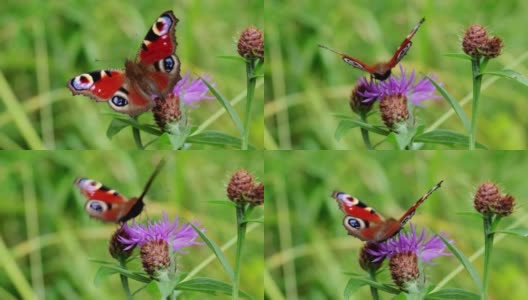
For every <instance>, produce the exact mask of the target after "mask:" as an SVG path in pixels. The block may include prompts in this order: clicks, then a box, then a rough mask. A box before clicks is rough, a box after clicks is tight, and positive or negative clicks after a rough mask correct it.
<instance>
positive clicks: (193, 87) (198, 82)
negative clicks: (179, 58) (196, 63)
mask: <svg viewBox="0 0 528 300" xmlns="http://www.w3.org/2000/svg"><path fill="white" fill-rule="evenodd" d="M202 77H203V78H204V79H205V80H207V82H210V81H211V79H210V78H209V76H207V75H204V76H202ZM190 78H191V76H190V75H189V72H187V73H186V74H185V75H184V76H183V77H182V79H181V80H180V81H178V83H176V85H175V86H174V89H173V90H172V93H173V94H175V95H178V97H179V98H180V100H182V101H183V103H184V104H185V105H189V106H193V104H194V103H196V102H200V101H202V100H212V99H214V97H211V96H207V95H206V94H207V92H209V88H208V87H207V85H205V83H204V82H203V81H202V79H201V78H198V79H195V80H194V81H191V79H190ZM211 85H212V86H215V84H214V83H211Z"/></svg>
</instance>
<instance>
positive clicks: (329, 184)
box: [264, 151, 528, 300]
mask: <svg viewBox="0 0 528 300" xmlns="http://www.w3.org/2000/svg"><path fill="white" fill-rule="evenodd" d="M265 157H266V175H265V179H264V180H265V184H266V186H268V189H267V190H266V208H265V209H266V228H265V230H266V235H265V237H266V240H265V257H266V271H265V285H266V298H267V299H270V300H271V299H273V300H277V299H288V300H296V299H303V300H308V299H342V298H343V291H344V288H345V285H346V283H347V280H348V277H347V275H345V274H344V272H356V273H361V274H364V273H363V271H362V270H361V268H360V267H359V264H358V262H357V259H358V250H359V248H360V247H361V246H362V243H361V241H359V240H358V239H356V238H353V237H351V236H347V233H346V230H345V229H344V228H343V226H342V220H343V216H344V214H343V212H341V211H340V210H339V209H338V207H337V204H336V201H335V200H334V199H332V198H331V197H330V195H331V193H332V191H334V190H341V191H343V192H346V193H349V194H351V195H353V196H356V197H358V198H359V199H361V200H362V201H363V202H365V203H367V204H368V205H370V206H371V207H372V208H374V209H375V210H376V211H377V212H379V213H380V214H382V215H383V216H385V217H395V218H398V217H399V216H401V215H402V214H403V213H404V212H405V211H406V210H407V209H408V208H409V207H411V205H412V204H414V203H415V202H416V201H417V200H418V199H419V198H420V197H421V196H422V195H423V194H425V193H426V192H427V191H428V190H429V189H430V188H431V187H433V186H434V185H435V184H436V183H437V182H438V181H440V180H442V179H443V180H445V181H444V183H443V185H442V187H441V188H440V189H439V190H437V191H436V192H435V193H434V194H433V195H431V197H430V198H429V199H427V201H426V202H425V203H423V204H422V205H421V206H420V207H419V208H418V210H417V212H416V215H415V216H414V217H413V219H412V220H411V222H412V223H413V224H415V225H416V226H418V228H419V229H421V228H422V227H426V228H427V230H428V234H429V235H430V234H431V233H436V232H446V233H448V234H449V237H450V238H451V239H453V240H454V242H455V245H456V246H457V247H458V248H459V249H461V250H462V251H463V252H464V253H465V254H466V255H467V256H470V255H472V254H474V253H475V252H477V251H478V250H481V248H482V247H483V235H482V221H481V220H480V219H478V218H474V217H470V216H464V215H461V214H459V213H461V212H472V211H474V210H473V195H474V193H475V191H476V189H477V187H478V186H479V185H480V184H482V183H484V182H485V181H487V180H491V181H493V182H495V183H497V184H499V185H500V186H501V190H502V192H503V193H509V194H512V195H513V196H514V197H515V198H516V199H517V206H516V210H515V212H514V214H513V215H512V216H511V217H508V218H505V219H503V222H502V223H501V226H500V228H501V229H504V228H507V227H508V226H511V225H516V226H517V227H518V226H522V227H527V225H528V212H527V210H526V198H527V197H528V189H527V188H526V176H525V175H526V170H527V169H528V156H527V155H526V153H523V152H512V151H502V152H501V151H496V152H479V153H468V152H457V151H443V152H442V151H435V152H432V151H424V152H420V153H418V154H407V153H403V152H395V151H391V152H388V151H386V152H382V151H378V152H362V151H360V152H345V151H332V152H329V151H317V152H315V151H302V152H301V151H295V152H292V151H281V152H266V153H265ZM408 227H409V226H408V225H407V226H406V228H408ZM496 239H497V241H496V242H497V243H496V245H495V248H494V251H493V255H492V261H491V273H490V288H489V298H490V299H524V298H525V297H526V295H527V294H528V287H527V286H526V279H527V278H528V271H527V270H528V253H527V252H526V246H527V242H528V241H527V240H526V238H524V239H522V238H519V237H513V236H504V235H500V234H498V235H497V238H496ZM435 262H436V263H437V264H436V265H434V266H428V267H427V279H428V281H429V282H430V283H433V284H438V283H439V282H440V281H441V280H444V279H445V278H446V276H447V275H448V274H450V273H451V272H453V271H454V270H455V269H456V268H457V267H458V266H459V263H458V260H456V258H454V257H441V258H438V259H436V260H435ZM482 262H483V257H482V254H480V255H477V258H476V261H474V264H475V265H476V268H477V270H479V272H480V274H481V275H482ZM380 278H381V279H382V280H383V281H384V282H389V281H390V279H389V274H388V272H387V270H386V271H385V272H384V273H383V276H380ZM446 287H450V288H464V289H468V290H470V291H476V288H475V287H474V285H473V281H472V280H471V279H470V277H469V276H468V274H467V273H466V272H465V271H461V272H460V273H456V275H455V276H454V277H453V278H451V280H450V281H448V282H447V285H446ZM382 294H383V296H382V299H392V297H389V295H387V294H384V293H382ZM355 299H371V297H370V293H369V289H368V287H363V288H361V289H360V291H359V292H358V293H357V294H355Z"/></svg>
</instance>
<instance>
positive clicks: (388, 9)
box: [264, 0, 528, 149]
mask: <svg viewBox="0 0 528 300" xmlns="http://www.w3.org/2000/svg"><path fill="white" fill-rule="evenodd" d="M265 9H266V17H265V18H266V19H265V20H266V32H267V36H268V39H267V41H268V42H267V44H266V46H267V49H266V53H267V55H268V57H269V60H268V61H269V62H271V64H268V65H267V68H268V69H267V76H268V77H267V78H268V80H267V81H266V88H265V95H266V105H265V108H264V115H265V124H266V132H265V134H266V135H265V146H266V149H277V148H280V149H354V148H358V147H359V148H361V149H364V147H365V146H364V145H363V144H362V141H361V134H360V132H359V130H352V131H351V132H350V133H348V134H347V135H346V136H344V137H343V138H342V139H341V141H339V142H337V141H336V140H335V139H334V132H335V129H336V127H337V124H338V121H337V119H336V117H335V116H334V115H333V114H336V113H339V114H350V115H352V111H351V110H350V108H349V106H348V98H349V95H350V93H351V90H352V88H353V86H354V84H355V82H356V81H357V79H358V78H359V77H360V76H362V75H365V74H364V73H363V72H361V71H360V70H357V69H354V68H352V67H351V66H349V65H347V64H345V63H344V62H343V61H342V60H341V59H340V57H339V56H337V55H335V54H333V53H331V52H329V51H326V50H323V49H320V48H319V47H318V46H317V45H318V44H324V45H327V46H329V47H332V48H334V49H337V50H340V51H342V52H344V53H347V54H349V55H351V56H353V57H356V58H358V59H360V60H363V61H364V62H366V63H376V62H381V61H384V60H388V59H389V58H390V57H391V56H392V54H393V53H394V51H395V50H396V49H397V48H398V46H399V45H400V43H401V42H402V41H403V39H404V38H405V36H406V35H407V34H408V33H409V32H410V30H411V28H412V27H413V26H414V25H415V24H416V23H417V22H418V21H419V20H420V18H422V17H425V19H426V21H425V23H424V24H423V25H422V26H421V27H420V30H419V31H418V33H417V34H416V35H415V36H414V38H413V46H412V48H411V50H410V51H409V53H408V54H407V56H406V57H405V58H404V59H403V60H402V64H403V66H404V67H405V68H406V69H412V68H414V69H416V71H417V73H418V74H420V73H422V74H424V73H434V74H436V75H437V76H438V79H439V80H440V81H442V82H444V87H445V88H446V89H447V90H448V91H449V92H450V93H451V94H452V95H453V96H454V97H456V98H457V99H459V100H462V99H463V100H462V102H463V103H465V105H464V106H463V107H464V109H465V111H466V113H468V114H470V112H471V110H470V106H471V104H470V103H469V102H470V101H469V100H470V96H471V93H472V81H471V65H470V63H469V62H467V61H465V60H460V59H454V58H450V57H446V56H444V54H446V53H461V52H462V50H461V37H462V36H463V33H464V31H465V29H466V28H467V27H468V26H469V25H470V24H472V23H481V24H483V25H485V26H487V27H488V29H489V30H490V31H491V34H492V35H498V36H499V37H501V38H502V39H503V40H504V45H505V47H504V49H503V54H502V55H501V56H499V57H498V58H497V59H493V60H492V61H490V63H489V65H488V71H491V70H500V69H503V68H510V69H514V70H516V71H518V72H520V73H523V74H526V73H527V69H528V68H527V67H528V64H527V60H528V51H527V45H528V35H526V34H524V33H523V31H522V30H521V31H520V30H519V29H520V28H526V26H528V21H527V19H526V13H525V12H526V11H528V2H527V1H522V0H507V1H495V0H483V1H456V0H447V1H433V0H429V1H426V0H414V1H405V0H395V1H369V0H358V1H349V0H336V1H317V0H298V1H288V2H286V3H285V2H284V1H279V0H270V1H267V2H266V7H265ZM396 70H397V72H396V73H397V74H399V69H398V68H396ZM527 93H528V88H527V87H526V86H522V85H520V84H517V83H513V82H509V81H507V80H504V79H500V80H497V79H496V77H487V76H485V77H484V80H483V92H482V93H481V101H480V107H479V112H480V113H479V121H478V134H477V141H479V142H481V143H483V144H486V145H488V146H489V148H490V149H526V148H527V145H528V133H527V132H528V131H527V130H526V128H528V119H527V118H526V117H525V112H526V111H528V101H526V94H527ZM424 104H425V106H426V107H425V108H424V109H419V112H418V114H419V119H420V121H422V122H423V123H424V124H426V125H427V128H428V129H433V128H444V129H451V130H455V131H457V132H460V133H464V134H465V132H464V129H463V126H462V124H461V122H460V121H459V119H458V118H457V117H456V116H455V115H453V113H452V111H451V110H450V106H449V105H448V104H447V103H446V102H445V100H443V99H438V100H432V101H427V102H426V103H424ZM379 119H380V118H379V115H375V116H372V117H371V118H370V119H369V121H370V122H371V123H375V124H380V123H381V122H380V121H379ZM379 140H380V138H379V137H378V138H377V139H374V142H377V141H379ZM433 147H434V148H435V149H437V148H440V149H442V148H445V147H444V146H428V148H433ZM382 148H383V147H382Z"/></svg>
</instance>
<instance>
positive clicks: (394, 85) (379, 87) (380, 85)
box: [360, 65, 441, 106]
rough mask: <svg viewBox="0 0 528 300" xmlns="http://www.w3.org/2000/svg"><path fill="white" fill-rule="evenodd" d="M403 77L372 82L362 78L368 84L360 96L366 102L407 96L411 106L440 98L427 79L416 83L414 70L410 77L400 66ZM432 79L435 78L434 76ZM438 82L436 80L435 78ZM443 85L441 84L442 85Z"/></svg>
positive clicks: (392, 77)
mask: <svg viewBox="0 0 528 300" xmlns="http://www.w3.org/2000/svg"><path fill="white" fill-rule="evenodd" d="M400 72H401V75H400V76H398V77H396V76H391V77H389V79H387V80H385V81H377V82H374V81H372V80H371V81H370V82H367V80H366V79H365V78H364V77H362V78H361V79H360V80H363V81H364V82H365V84H366V90H365V91H364V92H361V93H360V95H361V96H363V97H364V98H365V100H364V101H365V102H368V101H372V100H376V99H379V100H381V99H382V98H383V97H386V96H390V95H398V94H399V95H405V96H407V98H408V99H409V100H410V101H411V104H413V105H415V106H420V104H421V102H423V101H425V100H428V99H436V98H440V96H438V95H435V94H434V93H435V91H436V88H435V86H434V85H433V84H432V83H431V82H430V81H429V80H428V79H427V78H422V79H420V80H419V81H418V82H416V75H415V72H414V69H413V70H412V72H411V74H410V75H406V74H405V71H404V69H403V67H402V66H401V65H400ZM430 77H433V76H432V75H431V76H430ZM433 79H435V80H436V78H434V77H433ZM440 85H441V83H440Z"/></svg>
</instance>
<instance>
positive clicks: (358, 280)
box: [345, 272, 400, 299]
mask: <svg viewBox="0 0 528 300" xmlns="http://www.w3.org/2000/svg"><path fill="white" fill-rule="evenodd" d="M345 274H351V273H346V272H345ZM350 281H355V282H354V283H350ZM349 284H350V287H349V291H350V292H355V291H356V290H354V289H353V288H354V286H356V285H357V287H358V288H359V287H361V286H364V285H369V286H372V287H375V288H377V289H378V290H380V291H384V292H387V293H390V294H398V293H399V292H400V290H399V289H397V288H395V287H393V286H390V285H387V284H383V283H380V282H377V281H372V280H371V279H370V278H369V277H367V276H364V275H353V276H351V278H350V280H349V283H347V287H348V285H349ZM345 290H346V289H345ZM347 299H348V298H347Z"/></svg>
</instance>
